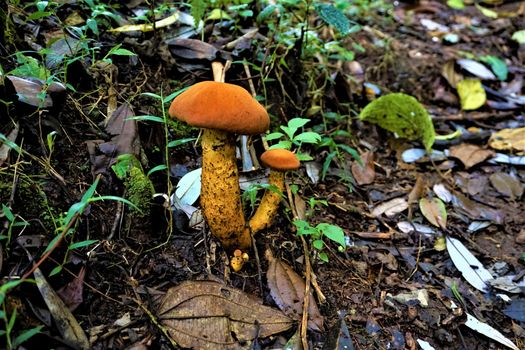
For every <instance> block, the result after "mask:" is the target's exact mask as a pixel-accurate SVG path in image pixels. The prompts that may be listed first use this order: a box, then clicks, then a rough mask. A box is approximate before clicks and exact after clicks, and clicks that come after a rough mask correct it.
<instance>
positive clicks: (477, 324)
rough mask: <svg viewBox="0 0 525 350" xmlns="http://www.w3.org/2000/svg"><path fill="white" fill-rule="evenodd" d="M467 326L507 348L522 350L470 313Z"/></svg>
mask: <svg viewBox="0 0 525 350" xmlns="http://www.w3.org/2000/svg"><path fill="white" fill-rule="evenodd" d="M465 326H467V327H469V328H470V329H472V330H474V331H476V332H478V333H481V334H483V335H485V336H487V337H489V338H491V339H493V340H495V341H497V342H499V343H500V344H503V345H505V346H506V347H509V348H511V349H513V350H520V349H519V348H518V347H517V346H516V345H515V344H514V343H513V342H512V341H510V340H509V339H508V338H507V337H505V336H504V335H503V334H501V333H500V331H498V330H497V329H494V328H493V327H491V326H489V325H488V324H486V323H483V322H481V321H480V320H478V319H477V318H475V317H474V316H472V315H471V314H469V313H467V322H466V323H465Z"/></svg>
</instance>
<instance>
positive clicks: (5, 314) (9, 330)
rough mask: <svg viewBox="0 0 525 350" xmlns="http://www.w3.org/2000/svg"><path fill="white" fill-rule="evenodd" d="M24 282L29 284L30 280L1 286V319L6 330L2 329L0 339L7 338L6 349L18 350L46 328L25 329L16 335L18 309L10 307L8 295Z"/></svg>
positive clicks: (21, 280) (10, 282) (11, 282)
mask: <svg viewBox="0 0 525 350" xmlns="http://www.w3.org/2000/svg"><path fill="white" fill-rule="evenodd" d="M23 282H29V280H24V279H20V280H15V281H9V282H6V283H4V284H3V285H1V286H0V304H1V305H2V309H1V310H0V319H1V320H2V321H3V323H4V327H5V328H4V329H0V339H1V338H5V342H4V344H5V349H7V350H11V349H17V348H18V347H19V346H20V345H21V344H22V343H24V342H25V341H27V340H28V339H29V338H31V337H32V336H34V335H35V334H38V333H40V330H41V329H42V328H43V327H44V326H37V327H34V328H30V329H25V330H23V331H21V332H18V335H16V336H15V335H14V334H13V333H14V327H15V324H16V318H17V315H18V314H17V309H16V307H14V308H12V310H10V309H11V307H10V306H9V305H8V300H7V293H8V292H9V290H11V289H13V288H15V287H17V286H19V285H20V284H21V283H23Z"/></svg>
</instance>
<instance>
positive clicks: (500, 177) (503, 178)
mask: <svg viewBox="0 0 525 350" xmlns="http://www.w3.org/2000/svg"><path fill="white" fill-rule="evenodd" d="M489 179H490V183H491V184H492V186H494V188H495V189H496V190H497V191H498V192H499V193H501V194H502V195H504V196H505V197H510V199H512V200H514V199H519V198H520V197H521V195H522V194H523V185H522V184H521V182H520V181H519V180H518V179H517V178H515V177H514V176H512V175H509V174H506V173H494V174H492V175H490V177H489Z"/></svg>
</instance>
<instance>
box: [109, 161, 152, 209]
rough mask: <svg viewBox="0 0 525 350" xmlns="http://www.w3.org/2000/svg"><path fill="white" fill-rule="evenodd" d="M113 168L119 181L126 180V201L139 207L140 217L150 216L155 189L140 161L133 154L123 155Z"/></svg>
mask: <svg viewBox="0 0 525 350" xmlns="http://www.w3.org/2000/svg"><path fill="white" fill-rule="evenodd" d="M111 168H112V169H113V171H114V172H115V174H116V175H117V177H118V178H119V179H121V180H124V184H125V186H126V199H128V200H129V201H130V202H131V203H133V204H134V205H135V206H136V207H137V209H138V210H135V211H136V213H137V214H138V216H139V217H145V216H148V215H149V213H150V210H151V199H152V197H153V194H154V193H155V189H154V187H153V183H152V182H151V180H150V179H149V177H147V176H146V174H144V170H143V169H142V165H140V162H139V161H138V159H137V158H136V157H135V156H134V155H132V154H122V155H120V156H119V157H118V160H117V163H116V164H115V165H113V166H112V167H111Z"/></svg>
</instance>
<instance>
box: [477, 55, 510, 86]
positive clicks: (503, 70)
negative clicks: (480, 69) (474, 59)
mask: <svg viewBox="0 0 525 350" xmlns="http://www.w3.org/2000/svg"><path fill="white" fill-rule="evenodd" d="M479 59H480V61H482V62H485V63H488V64H490V68H491V69H492V71H493V72H494V74H496V76H497V77H498V79H499V80H501V81H505V80H507V75H508V74H509V69H508V68H507V65H506V64H505V62H504V61H503V60H502V59H500V58H498V57H496V56H482V57H480V58H479Z"/></svg>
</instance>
